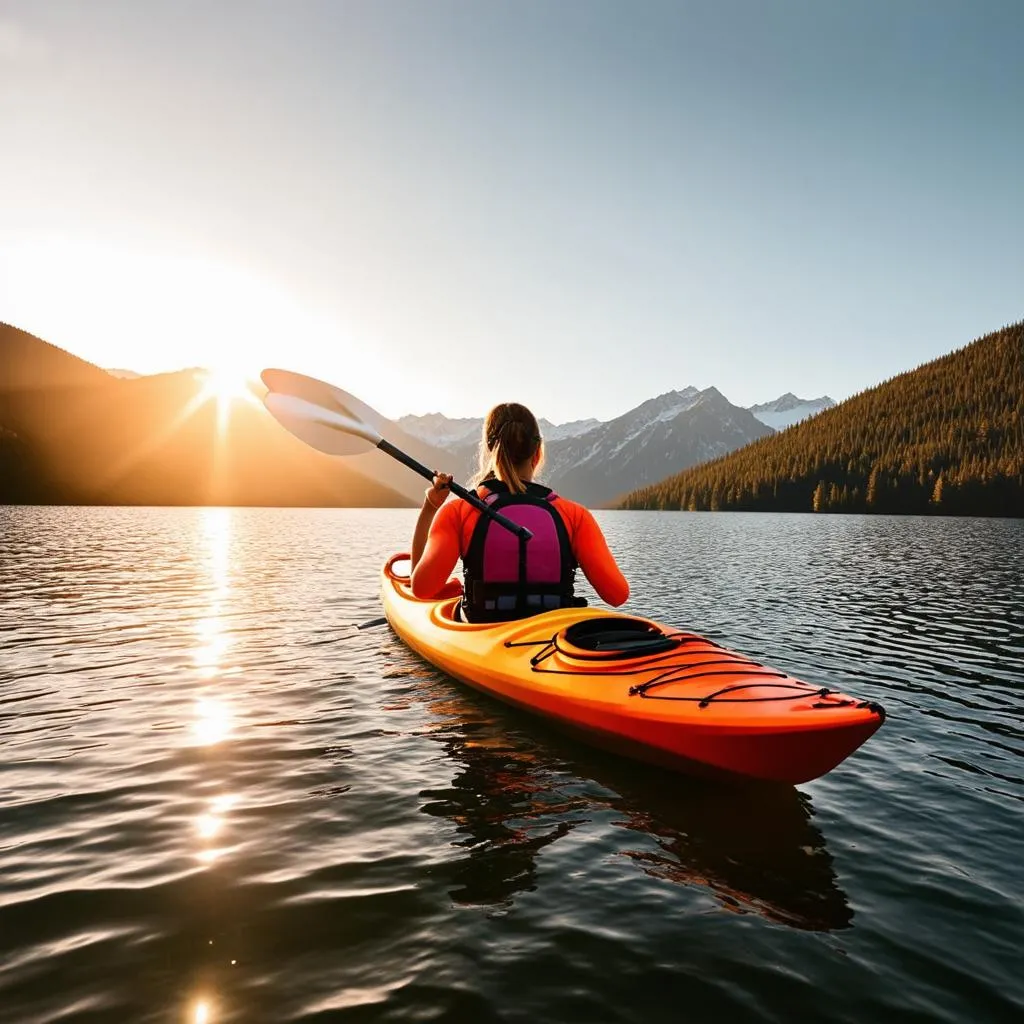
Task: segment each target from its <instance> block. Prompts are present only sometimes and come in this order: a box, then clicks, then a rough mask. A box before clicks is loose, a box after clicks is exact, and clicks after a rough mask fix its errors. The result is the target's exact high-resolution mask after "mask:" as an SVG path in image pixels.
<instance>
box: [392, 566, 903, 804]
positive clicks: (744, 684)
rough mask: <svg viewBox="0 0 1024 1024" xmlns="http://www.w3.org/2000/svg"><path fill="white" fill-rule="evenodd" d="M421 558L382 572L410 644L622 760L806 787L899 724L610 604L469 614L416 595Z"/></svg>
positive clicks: (451, 594) (455, 585) (879, 711)
mask: <svg viewBox="0 0 1024 1024" xmlns="http://www.w3.org/2000/svg"><path fill="white" fill-rule="evenodd" d="M409 565H410V563H409V556H408V555H407V554H398V555H394V556H392V557H391V558H390V559H389V560H388V562H387V564H386V565H385V566H384V569H383V572H382V576H381V597H382V600H383V604H384V614H385V615H386V617H387V620H388V622H389V624H390V625H391V628H392V629H393V630H394V632H395V633H396V634H397V635H398V637H399V638H400V639H401V640H402V641H404V642H405V644H407V645H408V646H409V647H410V648H411V649H412V650H413V651H415V652H416V653H417V654H419V655H420V656H421V657H423V658H424V659H426V660H427V661H428V662H430V664H432V665H434V666H435V667H436V668H438V669H440V670H441V671H442V672H445V673H447V674H448V675H450V676H453V677H454V678H455V679H458V680H460V681H461V682H463V683H466V684H468V685H469V686H473V687H475V688H476V689H478V690H481V691H483V692H484V693H487V694H490V695H491V696H492V697H496V698H497V699H499V700H502V701H504V702H506V703H508V704H511V705H513V706H515V707H518V708H522V709H523V710H525V711H529V712H531V713H533V714H536V715H539V716H541V717H542V718H543V719H545V720H546V721H547V722H548V723H550V724H551V725H553V726H556V727H558V728H560V729H563V730H568V731H570V732H571V733H573V734H575V735H577V736H579V737H581V738H583V739H585V740H586V741H588V742H589V743H591V744H593V745H595V746H598V747H601V748H604V749H606V750H611V751H613V752H614V753H617V754H622V755H626V756H628V757H633V758H636V759H639V760H641V761H647V762H650V763H653V764H658V765H662V766H664V767H667V768H672V769H674V770H677V771H683V772H686V773H688V774H696V775H701V776H706V777H723V778H731V779H744V780H754V779H756V780H761V781H768V782H779V783H787V784H791V785H792V784H796V783H801V782H809V781H810V780H811V779H816V778H818V777H820V776H822V775H824V774H825V773H826V772H828V771H831V770H832V769H833V768H835V767H836V765H838V764H840V763H841V762H842V761H844V760H845V759H846V758H847V757H849V756H850V754H852V753H853V752H854V751H855V750H857V748H858V747H860V746H861V744H862V743H864V742H865V740H867V739H868V738H869V737H870V736H871V735H872V734H873V733H874V732H875V731H876V730H877V729H878V728H879V726H880V725H881V724H882V722H883V721H884V720H885V711H884V709H883V708H882V707H881V706H880V705H879V704H876V703H875V702H874V701H866V700H859V699H858V698H856V697H851V696H849V695H847V694H845V693H840V692H839V691H837V690H833V689H831V688H829V687H823V686H814V685H812V684H811V683H807V682H804V681H802V680H799V679H795V678H794V677H792V676H789V675H787V674H786V673H784V672H779V671H776V670H774V669H772V668H769V667H767V666H765V665H761V664H759V663H758V662H756V661H752V660H750V659H749V658H746V657H744V656H743V655H742V654H738V653H736V652H735V651H731V650H728V649H727V648H725V647H722V646H720V645H719V644H716V643H714V642H713V641H711V640H709V639H707V638H706V637H703V636H699V635H698V634H696V633H691V632H687V631H685V630H679V629H674V628H672V627H670V626H665V625H663V624H661V623H658V622H655V621H653V620H651V619H646V618H643V617H640V616H635V615H624V614H619V613H617V612H610V611H608V610H605V609H598V608H561V609H556V610H554V611H548V612H543V613H541V614H538V615H534V616H531V617H529V618H525V619H516V620H514V621H511V622H496V623H494V622H490V623H468V622H462V621H458V620H456V618H455V613H456V609H457V607H458V604H459V599H460V595H461V584H460V583H459V581H458V580H454V579H453V580H451V581H449V584H448V586H447V587H446V589H445V591H444V592H443V593H442V594H441V595H440V596H439V597H437V598H434V599H431V600H421V599H418V598H416V597H414V596H413V594H412V591H411V589H410V587H409Z"/></svg>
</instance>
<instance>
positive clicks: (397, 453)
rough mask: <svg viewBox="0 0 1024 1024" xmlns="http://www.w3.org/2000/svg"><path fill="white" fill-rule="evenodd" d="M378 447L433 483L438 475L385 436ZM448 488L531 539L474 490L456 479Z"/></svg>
mask: <svg viewBox="0 0 1024 1024" xmlns="http://www.w3.org/2000/svg"><path fill="white" fill-rule="evenodd" d="M377 447H378V448H379V449H380V450H381V451H382V452H384V453H385V454H386V455H390V456H391V458H393V459H397V460H398V461H399V462H401V463H402V465H403V466H408V467H409V468H410V469H411V470H412V471H413V472H414V473H419V475H420V476H422V477H425V478H426V479H427V480H429V481H431V483H433V480H434V476H435V475H436V474H435V473H434V471H433V470H432V469H427V467H426V466H424V465H423V463H422V462H417V461H416V460H415V459H414V458H413V457H412V456H411V455H406V454H405V452H403V451H402V449H401V448H396V447H395V446H394V445H393V444H391V442H390V441H386V440H385V439H384V438H383V437H382V438H381V439H380V440H379V441H378V442H377ZM448 489H449V490H450V491H451V492H452V494H455V495H457V496H458V497H460V498H462V500H463V501H468V502H469V503H470V505H472V506H473V507H474V508H478V509H480V511H481V512H482V513H483V514H484V515H485V516H490V517H491V518H492V519H493V520H494V521H495V522H496V523H497V524H498V525H499V526H503V527H505V529H506V530H508V531H509V532H511V533H514V534H515V535H516V536H517V537H519V538H520V540H529V539H530V538H531V537H532V536H533V534H532V533H531V532H530V531H529V530H528V529H527V528H526V527H525V526H520V524H519V523H514V522H512V520H511V519H509V518H508V517H507V516H503V515H502V514H501V513H500V512H495V511H494V510H493V509H492V508H491V506H490V505H488V504H487V503H486V502H485V501H482V500H481V498H480V496H479V495H478V494H475V493H474V492H473V491H467V490H466V488H465V487H463V486H462V485H461V484H457V483H456V482H455V481H454V480H453V481H452V482H451V483H450V484H449V485H448Z"/></svg>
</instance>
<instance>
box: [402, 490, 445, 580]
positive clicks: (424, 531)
mask: <svg viewBox="0 0 1024 1024" xmlns="http://www.w3.org/2000/svg"><path fill="white" fill-rule="evenodd" d="M451 482H452V478H451V477H450V476H449V475H448V474H447V473H438V474H437V476H435V477H434V483H433V486H431V487H428V488H427V490H426V491H425V492H424V494H423V507H422V508H421V509H420V514H419V517H418V518H417V519H416V528H415V529H414V530H413V532H412V551H411V553H410V554H411V558H412V568H413V569H415V568H416V565H417V564H418V563H419V560H420V559H421V558H422V557H423V550H424V548H426V546H427V535H428V534H429V533H430V524H431V523H432V522H433V521H434V516H435V515H437V510H438V509H439V508H440V507H441V506H442V505H443V504H444V503H445V499H446V498H447V497H448V485H449V484H450V483H451Z"/></svg>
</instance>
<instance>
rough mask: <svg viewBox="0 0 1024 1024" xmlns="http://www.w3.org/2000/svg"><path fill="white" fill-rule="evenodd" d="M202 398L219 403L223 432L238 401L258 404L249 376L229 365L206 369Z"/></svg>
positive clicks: (219, 420) (218, 413) (218, 411)
mask: <svg viewBox="0 0 1024 1024" xmlns="http://www.w3.org/2000/svg"><path fill="white" fill-rule="evenodd" d="M200 400H201V401H204V402H209V401H212V402H216V403H217V425H218V428H219V429H220V431H221V432H222V433H223V431H224V427H225V426H226V425H227V421H228V417H229V416H230V415H231V407H232V406H233V405H235V404H236V403H238V402H248V403H250V404H251V405H257V404H258V402H257V401H256V396H255V395H254V394H253V393H252V390H251V387H250V380H249V377H248V376H247V375H246V374H245V373H242V372H240V371H239V370H233V369H229V368H227V367H211V368H210V369H208V370H206V379H205V380H204V382H203V390H202V391H201V392H200Z"/></svg>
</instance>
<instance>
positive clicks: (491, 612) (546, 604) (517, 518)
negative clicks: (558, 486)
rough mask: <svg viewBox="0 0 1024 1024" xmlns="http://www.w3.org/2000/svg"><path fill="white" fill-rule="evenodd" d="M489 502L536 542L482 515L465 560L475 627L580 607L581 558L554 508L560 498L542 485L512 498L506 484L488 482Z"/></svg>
mask: <svg viewBox="0 0 1024 1024" xmlns="http://www.w3.org/2000/svg"><path fill="white" fill-rule="evenodd" d="M483 486H484V487H486V488H487V490H488V491H489V492H490V493H489V494H488V495H487V497H486V498H485V499H484V501H486V502H487V504H488V505H490V507H491V508H493V509H494V510H495V512H501V514H502V515H504V516H507V517H508V518H509V519H511V520H512V521H513V522H515V523H519V524H520V525H521V526H525V527H526V528H527V529H528V530H530V531H531V533H532V534H533V537H532V538H531V539H530V540H528V541H521V540H520V538H519V537H517V536H516V535H515V534H514V533H512V532H510V531H509V530H507V529H505V528H504V527H503V526H499V525H498V524H497V523H496V522H495V521H494V520H493V519H491V518H490V517H489V516H486V515H484V514H482V513H481V515H480V518H479V520H478V521H477V523H476V526H475V527H474V528H473V534H472V536H471V537H470V540H469V549H468V550H467V551H466V552H465V554H464V555H463V558H462V566H463V572H464V575H465V587H464V594H463V598H462V614H463V615H464V617H465V618H466V620H467V621H469V622H503V621H506V620H508V619H521V618H525V617H526V616H528V615H536V614H538V613H539V612H546V611H550V610H551V609H552V608H567V607H571V606H573V605H574V604H577V603H578V602H577V600H576V598H575V596H574V594H573V585H574V582H575V577H576V568H577V562H576V556H575V555H574V554H573V551H572V545H571V544H570V542H569V532H568V530H566V528H565V522H564V521H563V520H562V517H561V516H560V515H559V514H558V510H557V509H556V508H555V507H554V505H553V504H552V502H553V500H554V499H555V498H556V497H558V495H556V494H555V492H554V491H552V490H551V489H550V488H548V487H543V486H541V485H540V484H535V483H528V484H527V485H526V493H525V494H512V493H511V492H510V491H509V489H508V487H507V486H506V485H505V484H504V483H502V482H501V481H500V480H491V479H488V480H485V481H484V482H483Z"/></svg>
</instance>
